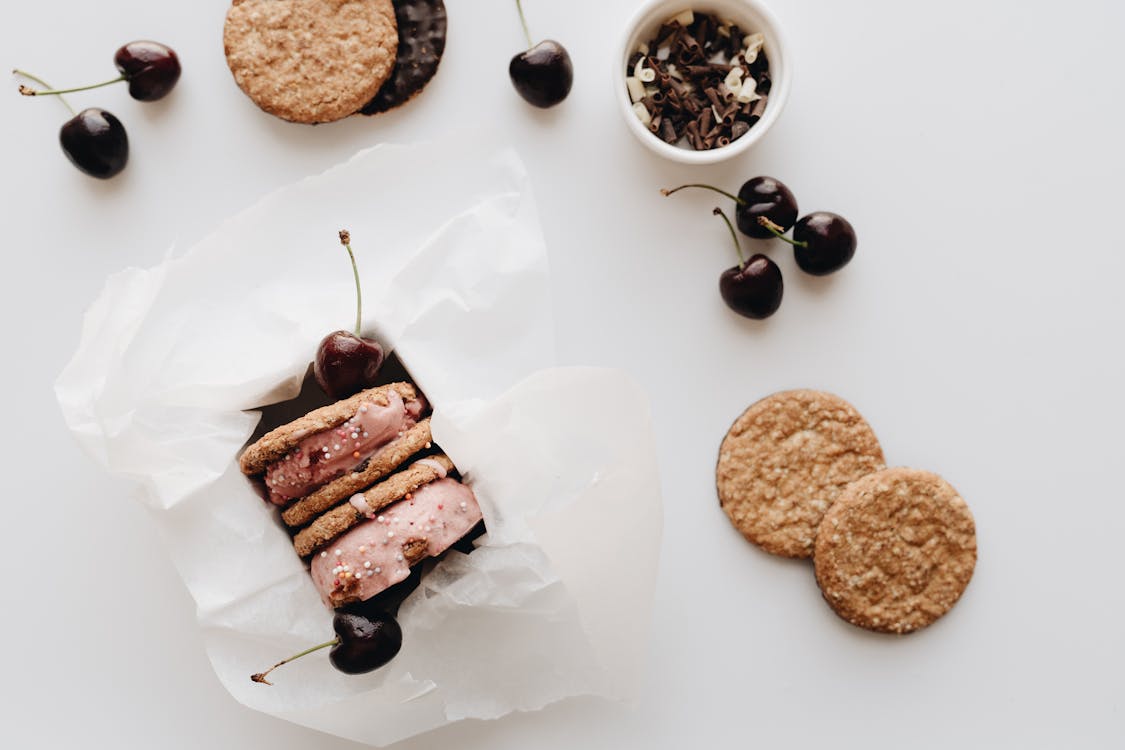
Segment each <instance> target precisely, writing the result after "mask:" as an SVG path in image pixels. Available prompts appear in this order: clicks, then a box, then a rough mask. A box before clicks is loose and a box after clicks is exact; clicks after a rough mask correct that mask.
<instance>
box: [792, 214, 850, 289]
mask: <svg viewBox="0 0 1125 750" xmlns="http://www.w3.org/2000/svg"><path fill="white" fill-rule="evenodd" d="M793 243H794V247H793V256H794V258H796V260H797V265H798V266H800V268H801V270H802V271H805V272H806V273H811V274H813V275H814V276H825V275H827V274H830V273H832V272H833V271H838V270H840V269H841V268H843V267H844V266H846V265H847V264H848V261H850V260H851V259H852V258H853V257H854V256H855V247H856V236H855V229H854V228H852V225H851V223H850V222H849V221H848V220H847V219H845V218H844V217H843V216H840V215H839V214H834V213H830V212H828V211H816V212H815V213H811V214H809V215H808V216H805V217H802V218H801V220H800V221H798V222H797V224H796V225H795V226H794V227H793Z"/></svg>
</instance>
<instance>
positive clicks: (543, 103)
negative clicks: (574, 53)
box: [508, 39, 574, 109]
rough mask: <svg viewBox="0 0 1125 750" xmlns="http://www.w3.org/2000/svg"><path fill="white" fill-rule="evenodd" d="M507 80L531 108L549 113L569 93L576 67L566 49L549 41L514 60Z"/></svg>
mask: <svg viewBox="0 0 1125 750" xmlns="http://www.w3.org/2000/svg"><path fill="white" fill-rule="evenodd" d="M508 76H509V77H511V79H512V85H513V86H515V87H516V91H518V92H519V95H520V96H522V97H523V98H524V100H525V101H526V102H527V103H528V104H532V105H534V106H536V107H541V108H543V109H547V108H548V107H553V106H555V105H556V104H558V103H559V102H561V101H562V100H563V99H566V97H567V94H569V93H570V89H571V86H573V85H574V66H573V65H572V64H571V62H570V55H569V54H568V53H567V51H566V48H565V47H563V46H562V45H561V44H559V43H558V42H555V41H552V40H550V39H548V40H546V41H542V42H539V44H536V45H535V46H534V47H532V48H531V49H529V50H527V51H525V52H521V53H519V54H518V55H516V56H515V57H513V58H512V61H511V62H510V63H509V64H508Z"/></svg>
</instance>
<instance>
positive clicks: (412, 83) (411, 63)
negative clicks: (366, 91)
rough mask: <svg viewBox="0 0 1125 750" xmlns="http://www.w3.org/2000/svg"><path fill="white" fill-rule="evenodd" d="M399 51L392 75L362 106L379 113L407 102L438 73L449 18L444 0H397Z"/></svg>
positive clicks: (365, 111) (367, 112) (366, 112)
mask: <svg viewBox="0 0 1125 750" xmlns="http://www.w3.org/2000/svg"><path fill="white" fill-rule="evenodd" d="M394 6H395V18H396V19H397V20H398V53H397V55H396V56H395V68H394V70H393V71H392V72H391V77H390V78H389V79H387V82H386V83H384V84H383V88H381V89H379V93H378V94H376V95H375V98H374V99H372V100H371V101H370V102H368V103H367V104H366V105H365V106H364V107H363V109H361V110H360V112H361V113H362V114H365V115H377V114H379V113H380V112H386V111H387V110H388V109H394V108H395V107H397V106H399V105H400V104H404V103H405V102H406V101H407V100H409V99H410V98H411V97H412V96H414V95H415V94H417V93H418V92H419V91H421V90H422V89H423V88H424V87H425V85H426V84H427V83H429V82H430V79H431V78H433V77H434V74H435V73H437V69H438V63H440V62H441V55H442V53H443V52H445V34H446V29H447V27H448V22H447V18H446V14H445V3H444V2H443V1H442V0H394Z"/></svg>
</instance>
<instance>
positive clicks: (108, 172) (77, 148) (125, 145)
mask: <svg viewBox="0 0 1125 750" xmlns="http://www.w3.org/2000/svg"><path fill="white" fill-rule="evenodd" d="M59 143H60V144H61V145H62V150H63V152H64V153H65V154H66V156H67V158H68V159H70V163H71V164H73V165H74V166H76V167H78V168H79V169H81V170H82V171H83V172H85V173H86V174H88V175H90V176H91V177H97V178H98V179H102V180H107V179H109V178H110V177H113V176H114V175H116V174H117V173H119V172H120V171H121V170H122V169H124V168H125V164H126V163H128V161H129V136H128V135H127V134H126V133H125V126H124V125H122V124H121V121H120V120H118V119H117V118H116V117H114V116H113V114H111V113H109V112H106V111H105V110H104V109H96V108H93V107H91V108H90V109H84V110H82V111H81V112H79V113H78V114H76V115H75V116H74V117H72V118H70V119H69V120H67V121H66V122H65V123H64V124H63V126H62V128H61V129H60V130H59Z"/></svg>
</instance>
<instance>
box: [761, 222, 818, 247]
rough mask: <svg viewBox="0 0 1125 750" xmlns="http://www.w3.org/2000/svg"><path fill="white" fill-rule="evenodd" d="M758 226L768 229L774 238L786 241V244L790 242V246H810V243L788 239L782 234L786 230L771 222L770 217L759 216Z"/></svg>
mask: <svg viewBox="0 0 1125 750" xmlns="http://www.w3.org/2000/svg"><path fill="white" fill-rule="evenodd" d="M758 224H759V225H761V226H763V227H765V228H766V229H768V230H769V232H770V234H772V235H773V236H774V237H777V238H778V239H779V240H785V241H786V242H788V243H789V244H790V245H793V246H794V247H808V246H809V243H807V242H798V241H797V240H791V239H789V238H788V237H786V236H785V235H784V234H782V232H783V231H784V230H783V229H782V228H781V226H780V225H778V224H777V223H776V222H774V221H771V220H770V218H769V217H768V216H759V217H758Z"/></svg>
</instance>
